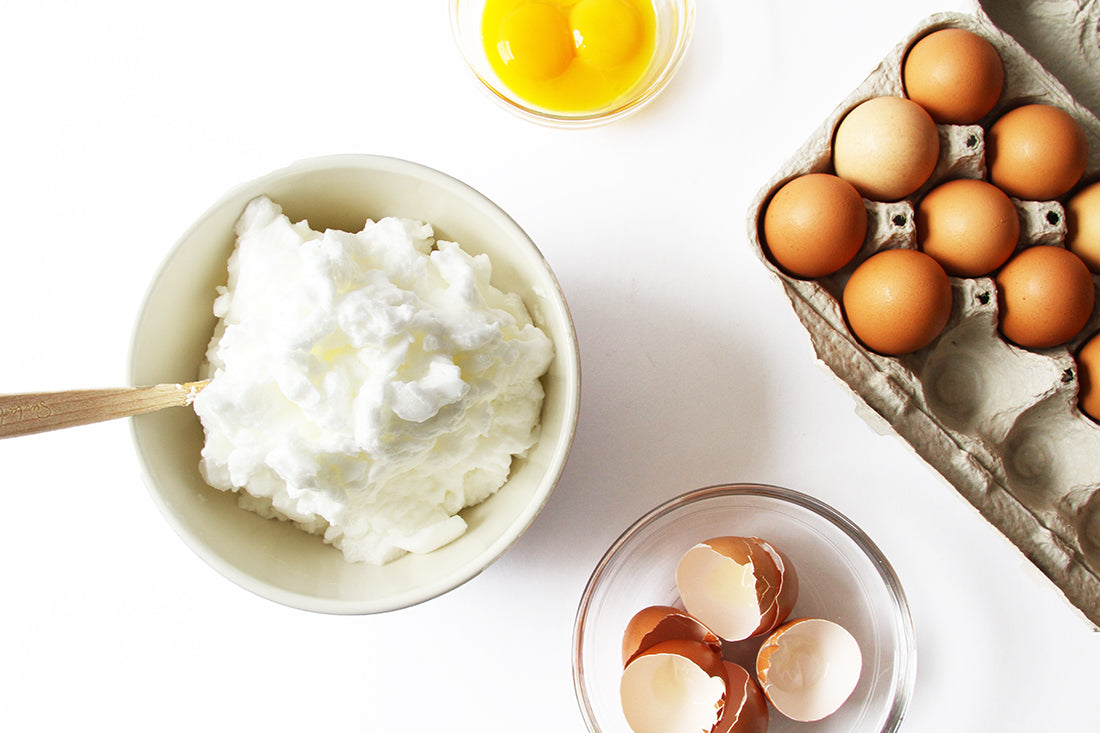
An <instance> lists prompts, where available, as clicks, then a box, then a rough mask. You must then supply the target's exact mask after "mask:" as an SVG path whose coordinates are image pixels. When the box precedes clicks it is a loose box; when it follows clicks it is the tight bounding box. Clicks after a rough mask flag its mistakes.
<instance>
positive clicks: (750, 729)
mask: <svg viewBox="0 0 1100 733" xmlns="http://www.w3.org/2000/svg"><path fill="white" fill-rule="evenodd" d="M724 665H725V667H726V678H727V681H726V704H725V706H724V707H723V708H722V716H721V717H720V718H719V719H718V724H717V725H716V726H714V729H713V732H712V733H766V731H767V730H768V699H767V698H766V697H765V696H764V691H763V690H761V689H760V685H758V684H756V680H755V679H753V677H752V675H750V674H749V673H748V671H747V670H746V669H745V668H744V667H742V666H741V665H739V664H735V663H733V662H730V661H726V662H724Z"/></svg>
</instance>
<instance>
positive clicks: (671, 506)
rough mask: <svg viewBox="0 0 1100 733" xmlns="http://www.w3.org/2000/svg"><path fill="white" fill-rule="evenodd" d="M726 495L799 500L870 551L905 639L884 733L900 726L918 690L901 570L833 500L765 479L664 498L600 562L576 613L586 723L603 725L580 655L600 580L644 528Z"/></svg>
mask: <svg viewBox="0 0 1100 733" xmlns="http://www.w3.org/2000/svg"><path fill="white" fill-rule="evenodd" d="M722 496H754V497H764V498H768V499H776V500H779V501H784V502H787V503H790V504H794V505H796V506H799V507H801V508H803V509H806V510H808V511H810V512H812V513H814V514H816V515H818V516H819V517H821V518H822V519H824V520H826V521H827V522H829V523H831V524H833V525H834V526H836V527H837V528H838V529H840V530H841V531H842V532H843V533H844V534H845V535H847V536H848V537H849V538H850V539H851V540H852V541H853V542H854V543H855V544H856V546H857V547H859V549H860V550H861V551H862V552H863V553H864V554H865V555H866V556H867V558H868V559H869V560H870V561H871V563H872V564H873V565H874V567H875V569H876V570H877V571H878V574H879V576H880V577H881V578H882V581H883V584H884V587H885V589H886V591H887V593H888V594H889V596H890V598H891V599H892V600H893V606H894V614H895V618H894V622H895V624H896V626H897V628H898V630H899V631H900V636H901V644H900V645H899V648H898V649H897V650H896V652H897V655H898V664H897V665H896V666H895V668H894V682H895V683H896V687H895V689H896V694H895V696H894V700H893V703H892V705H891V707H890V712H889V714H888V715H887V718H886V721H885V722H884V724H883V726H882V728H881V730H880V733H894V731H897V730H898V729H899V728H900V727H901V722H902V719H903V718H904V717H905V712H906V710H908V708H909V702H910V700H911V699H912V695H913V686H914V684H915V682H916V666H917V648H916V635H915V632H914V629H913V618H912V615H911V613H910V611H909V602H908V600H907V599H906V597H905V591H904V590H903V589H902V587H901V582H900V581H899V580H898V577H897V574H896V573H895V572H894V568H893V566H892V565H891V564H890V562H889V560H887V559H886V556H885V555H884V554H883V553H882V551H881V550H880V549H879V548H878V545H876V544H875V543H874V541H873V540H872V539H871V538H870V537H868V536H867V534H866V533H865V532H864V531H863V530H862V529H860V528H859V526H857V525H856V524H855V523H854V522H853V521H852V520H850V519H848V517H846V516H844V515H843V514H841V513H840V512H838V511H837V510H836V509H833V508H832V507H831V506H829V505H828V504H825V503H824V502H822V501H820V500H818V499H815V498H814V497H812V496H810V495H808V494H804V493H802V492H800V491H795V490H793V489H785V488H783V487H780V486H773V485H771V484H762V483H729V484H714V485H711V486H705V487H703V488H699V489H692V490H690V491H687V492H684V493H682V494H680V495H679V496H675V497H673V498H672V499H669V500H668V501H666V502H665V503H663V504H661V505H659V506H657V507H655V508H654V509H652V510H650V511H649V512H647V513H646V514H644V515H642V516H641V517H639V518H638V519H637V520H635V521H634V523H633V524H631V525H630V526H629V527H627V529H626V530H625V531H624V532H623V533H622V534H620V535H619V537H618V538H617V539H616V540H615V541H614V542H613V543H611V546H610V547H609V548H608V549H607V551H606V552H605V553H604V555H603V557H602V558H600V561H599V562H598V563H596V567H595V568H594V569H593V571H592V574H591V575H590V576H589V578H588V583H587V584H586V585H585V588H584V592H583V593H582V594H581V600H580V603H579V604H578V606H577V615H576V619H575V621H574V625H573V650H572V655H573V656H572V662H573V688H574V692H575V693H576V698H577V704H578V705H579V706H580V709H581V715H582V716H583V717H584V721H585V724H586V725H587V726H588V729H589V731H591V732H592V733H599V732H600V727H599V724H598V723H597V721H596V714H595V711H594V710H593V709H592V706H591V704H590V702H589V700H588V695H587V692H586V691H585V688H584V661H583V658H582V656H581V651H582V638H583V636H584V627H585V620H586V617H587V614H588V609H589V606H590V605H591V603H592V596H593V593H594V591H595V587H596V583H597V581H598V580H599V578H600V577H601V575H602V574H603V572H604V570H605V569H606V568H607V566H608V565H610V564H611V563H612V561H613V560H614V559H615V558H616V557H617V556H618V555H619V553H620V552H622V551H623V547H624V546H625V545H626V544H627V543H629V542H630V540H631V539H632V538H633V537H634V535H636V534H637V533H638V532H640V531H641V530H642V529H643V528H645V527H647V526H649V525H650V524H652V523H653V522H655V521H657V520H659V519H661V518H662V517H664V516H666V515H668V514H670V513H672V512H675V511H677V510H678V509H680V508H682V507H684V506H687V505H689V504H694V503H696V502H699V501H704V500H707V499H713V498H716V497H722Z"/></svg>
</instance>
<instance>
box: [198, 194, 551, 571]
mask: <svg viewBox="0 0 1100 733" xmlns="http://www.w3.org/2000/svg"><path fill="white" fill-rule="evenodd" d="M236 233H237V243H236V247H235V249H234V251H233V253H232V255H231V256H230V258H229V263H228V270H229V276H228V282H227V284H226V285H225V286H224V287H221V288H219V290H218V296H217V298H216V300H215V301H214V315H215V316H217V318H218V319H219V320H218V324H217V326H216V328H215V332H214V336H213V338H212V340H211V342H210V345H209V347H208V350H207V359H206V364H205V366H204V370H205V372H206V374H205V376H207V377H208V378H210V379H211V381H210V383H209V385H208V386H207V387H206V388H204V389H203V390H202V391H201V392H199V393H198V394H197V395H196V396H195V399H194V405H193V406H194V409H195V412H196V413H197V414H198V416H199V419H200V420H201V422H202V425H203V430H204V432H205V444H204V447H203V450H202V458H201V464H200V469H201V471H202V474H203V477H204V478H205V479H206V481H207V482H208V483H209V484H210V485H211V486H214V487H215V488H218V489H222V490H225V491H236V492H239V503H240V504H241V506H243V507H244V508H246V509H250V510H252V511H255V512H257V513H259V514H261V515H263V516H266V517H275V518H279V519H285V520H289V521H291V522H293V523H295V524H297V525H298V526H299V527H301V528H302V529H304V530H305V531H307V532H311V533H314V534H318V535H321V536H323V538H324V540H325V541H326V542H329V543H331V544H332V545H334V546H335V547H337V548H339V549H340V550H341V551H342V552H343V553H344V557H345V558H346V559H347V560H349V561H364V562H368V563H374V564H383V563H386V562H389V561H391V560H394V559H396V558H398V557H400V556H401V555H403V554H405V553H406V552H416V553H424V552H430V551H431V550H433V549H435V548H438V547H441V546H443V545H445V544H447V543H448V542H450V541H452V540H454V539H455V538H456V537H458V536H459V535H461V534H462V533H463V531H464V530H465V527H466V524H465V522H464V521H463V519H462V518H461V517H460V516H459V515H458V512H459V511H460V510H462V509H463V508H464V507H468V506H472V505H474V504H477V503H479V502H481V501H483V500H485V499H486V498H487V497H489V496H490V495H491V494H493V493H494V492H495V491H497V489H499V488H500V486H501V485H502V484H503V483H504V482H505V480H506V479H507V477H508V473H509V470H510V467H511V463H512V458H513V456H523V455H525V454H526V452H527V451H528V450H529V449H530V448H531V446H532V445H534V443H535V441H536V439H537V435H538V424H539V414H540V411H541V408H542V400H543V389H542V385H541V383H540V381H539V379H540V377H541V375H542V374H543V373H545V372H546V370H547V368H548V367H549V365H550V362H551V360H552V358H553V353H554V350H553V344H552V342H551V340H550V339H549V337H547V335H546V334H545V333H543V331H541V330H540V329H539V328H538V327H537V326H535V325H534V324H533V322H532V320H531V317H530V315H529V314H528V312H527V310H526V309H525V307H524V305H523V302H522V301H521V300H520V298H519V296H518V295H515V294H510V293H504V292H502V291H500V290H498V289H497V288H496V287H494V286H493V285H492V284H490V282H489V280H490V275H491V264H490V262H489V259H488V257H487V256H486V255H484V254H481V255H477V256H471V255H469V254H468V253H466V252H465V251H463V250H462V249H461V247H460V246H459V245H458V244H456V243H454V242H446V241H436V240H435V238H434V231H433V228H432V227H431V225H430V224H427V223H424V222H419V221H412V220H408V219H398V218H383V219H380V220H378V221H371V220H367V221H366V223H365V226H364V228H363V229H362V230H361V231H359V232H354V233H351V232H343V231H336V230H327V231H324V232H317V231H314V230H313V229H312V228H311V227H310V225H309V223H308V222H307V221H300V222H296V223H295V222H291V221H290V219H289V218H288V217H287V216H286V215H284V214H283V212H282V209H281V208H280V207H279V206H278V205H277V204H275V203H274V202H272V201H271V200H269V199H268V198H266V197H260V198H257V199H255V200H253V201H252V202H250V203H249V204H248V206H247V207H246V209H245V211H244V213H243V214H242V215H241V217H240V219H239V220H238V222H237V226H236Z"/></svg>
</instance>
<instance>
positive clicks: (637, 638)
mask: <svg viewBox="0 0 1100 733" xmlns="http://www.w3.org/2000/svg"><path fill="white" fill-rule="evenodd" d="M676 639H681V640H686V641H698V642H702V643H704V644H707V645H708V646H710V647H712V648H714V650H715V651H720V650H721V641H720V640H719V639H718V637H717V635H715V633H714V632H713V631H711V630H710V629H708V628H707V627H706V626H705V625H703V624H702V623H701V622H700V621H699V620H698V619H696V618H694V617H693V616H690V615H689V614H687V613H685V612H684V611H681V610H680V609H678V608H676V607H674V606H649V607H648V608H643V609H642V610H641V611H638V613H636V614H634V616H633V617H632V618H631V619H630V621H629V622H628V623H627V625H626V630H625V631H624V632H623V666H626V665H627V664H628V663H629V662H630V660H632V659H633V658H634V657H636V656H637V655H638V654H639V653H641V652H644V651H645V650H646V649H649V648H650V647H653V646H656V645H657V644H660V643H662V642H665V641H674V640H676Z"/></svg>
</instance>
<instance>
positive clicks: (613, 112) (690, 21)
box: [447, 0, 695, 129]
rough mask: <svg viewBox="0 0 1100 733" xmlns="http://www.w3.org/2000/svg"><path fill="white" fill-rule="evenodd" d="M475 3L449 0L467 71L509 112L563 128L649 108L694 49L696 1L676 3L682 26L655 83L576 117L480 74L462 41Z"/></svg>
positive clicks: (597, 122)
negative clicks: (466, 14) (468, 6)
mask: <svg viewBox="0 0 1100 733" xmlns="http://www.w3.org/2000/svg"><path fill="white" fill-rule="evenodd" d="M471 1H472V0H449V2H448V3H447V4H448V7H449V13H450V23H451V36H452V37H453V39H454V42H455V45H456V46H457V47H458V52H459V56H461V57H462V61H463V63H464V64H465V65H466V67H467V69H469V71H470V72H471V73H472V74H473V75H474V78H475V79H477V81H478V82H479V86H480V87H481V88H482V91H484V92H485V93H487V94H488V95H489V97H490V98H491V99H493V100H494V101H495V102H496V103H497V104H499V105H500V106H501V107H504V108H505V109H507V110H508V111H509V112H512V113H513V114H515V115H517V116H518V117H520V118H522V119H525V120H527V121H529V122H535V123H538V124H540V125H544V126H547V127H555V128H559V129H581V128H589V127H596V126H599V125H604V124H607V123H610V122H614V121H615V120H619V119H622V118H623V117H626V116H628V115H631V114H633V113H634V112H637V111H638V110H640V109H642V108H643V107H645V106H646V105H648V104H649V103H650V102H651V101H653V99H654V98H655V97H656V96H657V95H658V94H660V93H661V91H662V90H664V89H665V87H667V86H668V84H669V83H670V82H671V81H672V79H673V77H675V76H676V73H677V72H678V71H679V69H680V66H681V65H682V64H683V61H684V56H685V55H686V54H687V49H688V48H689V47H690V46H691V37H692V35H693V33H694V29H695V0H676V2H678V3H679V4H680V5H681V6H682V9H681V14H680V17H679V23H678V24H677V29H678V30H677V33H676V36H675V44H674V46H673V49H672V52H671V53H670V54H669V57H668V60H666V61H665V63H664V65H663V66H662V67H661V70H660V73H659V74H658V75H657V77H656V78H655V79H654V80H653V81H652V82H650V83H649V84H648V85H646V86H644V87H638V89H637V90H636V93H632V94H630V95H628V96H627V97H625V98H624V99H622V100H620V101H619V102H618V103H614V104H611V105H609V106H608V107H605V108H602V109H600V110H598V111H595V112H581V113H575V114H570V113H556V112H551V111H549V110H545V109H541V108H539V107H536V106H534V105H530V104H527V103H525V102H523V101H522V100H520V99H518V98H515V97H513V96H509V95H508V94H506V93H504V92H503V91H501V90H500V89H498V88H497V84H495V83H494V82H493V80H492V79H491V78H486V76H485V75H484V74H482V73H481V72H480V71H478V68H477V65H476V64H475V63H474V61H473V60H472V59H471V58H470V57H469V55H468V54H467V53H466V48H465V46H464V45H463V41H462V39H463V33H462V30H461V24H460V21H459V11H458V8H459V5H461V4H462V3H468V2H471Z"/></svg>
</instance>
